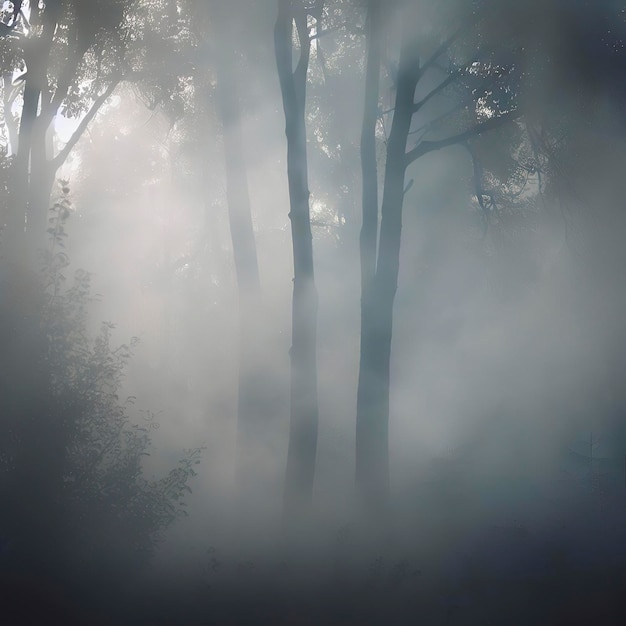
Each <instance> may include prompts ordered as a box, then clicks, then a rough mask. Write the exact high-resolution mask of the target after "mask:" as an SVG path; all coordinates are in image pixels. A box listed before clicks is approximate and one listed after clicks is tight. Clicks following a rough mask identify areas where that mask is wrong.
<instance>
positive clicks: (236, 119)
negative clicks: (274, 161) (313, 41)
mask: <svg viewBox="0 0 626 626" xmlns="http://www.w3.org/2000/svg"><path fill="white" fill-rule="evenodd" d="M226 45H227V44H225V42H222V44H221V45H220V46H219V49H217V50H216V55H215V56H216V68H217V101H218V113H219V116H220V119H221V123H222V129H223V141H224V161H225V172H226V196H227V203H228V216H229V221H230V233H231V239H232V245H233V255H234V259H235V272H236V275H237V285H238V288H239V379H238V394H237V400H238V408H237V422H238V423H237V431H238V432H237V448H238V451H237V455H238V458H237V482H238V484H239V487H240V488H241V489H242V491H243V493H244V494H245V493H247V491H248V489H250V488H254V485H255V482H256V481H255V476H256V469H257V468H256V466H255V459H256V455H255V453H254V452H255V450H256V449H257V447H258V445H259V442H260V441H262V440H263V436H264V429H265V428H266V427H267V423H266V420H265V419H264V418H266V417H267V415H266V413H267V406H266V404H267V403H266V401H265V398H266V397H267V394H268V390H267V389H265V388H264V380H263V374H262V365H261V364H260V363H259V362H258V359H257V356H256V355H257V354H258V345H257V344H258V343H259V341H260V339H261V337H260V335H261V328H262V324H263V320H262V313H261V309H262V307H261V297H260V296H261V293H260V292H261V285H260V279H259V267H258V260H257V248H256V240H255V237H254V228H253V224H252V211H251V208H250V193H249V189H248V176H247V171H246V159H245V149H244V139H243V131H242V120H241V105H240V101H239V93H238V80H237V77H236V75H235V72H236V66H235V59H234V58H233V59H231V60H230V63H228V62H227V61H226V59H225V58H224V55H225V53H226V49H225V47H226ZM233 57H234V55H233Z"/></svg>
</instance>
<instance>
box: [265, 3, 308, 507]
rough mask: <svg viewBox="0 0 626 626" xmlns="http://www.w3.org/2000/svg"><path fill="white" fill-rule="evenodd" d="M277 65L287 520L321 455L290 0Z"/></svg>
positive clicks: (300, 80)
mask: <svg viewBox="0 0 626 626" xmlns="http://www.w3.org/2000/svg"><path fill="white" fill-rule="evenodd" d="M294 22H295V24H296V27H297V31H298V36H299V39H300V58H299V60H298V64H297V66H296V68H295V70H294V69H292V34H293V24H294ZM274 45H275V52H276V65H277V69H278V77H279V80H280V88H281V92H282V99H283V109H284V113H285V134H286V136H287V175H288V180H289V203H290V212H289V218H290V220H291V239H292V245H293V261H294V280H293V306H292V345H291V352H290V355H291V416H290V428H289V449H288V453H287V470H286V476H285V491H284V503H285V513H286V515H287V516H288V517H289V516H292V515H293V514H295V513H299V512H301V511H302V510H304V509H305V508H306V507H307V506H308V505H309V504H310V501H311V497H312V492H313V479H314V474H315V457H316V452H317V430H318V419H319V410H318V403H317V355H316V349H317V348H316V343H317V304H318V302H317V300H318V296H317V289H316V287H315V277H314V271H313V238H312V234H311V221H310V212H309V195H310V194H309V185H308V174H307V151H306V127H305V115H304V113H305V99H306V77H307V70H308V63H309V53H310V40H309V35H308V28H307V14H306V10H305V9H304V8H303V7H302V8H297V9H296V8H294V6H293V3H292V1H291V0H278V18H277V20H276V26H275V30H274Z"/></svg>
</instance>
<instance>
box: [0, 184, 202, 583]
mask: <svg viewBox="0 0 626 626" xmlns="http://www.w3.org/2000/svg"><path fill="white" fill-rule="evenodd" d="M68 192H69V189H68V188H67V186H65V185H63V186H62V189H61V194H60V199H59V200H58V201H57V202H56V203H55V205H54V208H53V215H52V218H51V220H50V224H51V227H50V229H49V233H50V235H51V237H52V240H53V245H52V247H51V249H50V250H49V251H48V252H47V253H46V255H45V258H44V271H43V273H42V274H41V276H40V277H38V280H37V290H38V292H37V295H38V296H39V301H40V302H41V303H42V306H41V308H40V310H39V312H38V313H37V314H36V315H32V316H30V317H29V318H28V319H27V320H26V323H25V324H24V319H21V320H20V316H19V315H16V314H15V313H16V312H15V311H11V310H9V308H8V307H5V308H4V310H3V317H4V319H3V327H4V328H5V329H12V330H13V333H15V334H16V336H17V337H19V338H22V339H23V338H24V337H26V336H31V337H33V338H34V340H33V341H30V342H26V341H20V342H14V343H13V344H12V345H11V344H10V343H9V344H8V347H9V348H11V347H12V349H9V350H7V351H5V352H4V354H3V363H2V371H3V372H9V371H10V372H12V373H11V374H10V375H7V376H4V377H3V379H2V381H1V383H0V384H1V386H2V394H1V396H0V398H1V399H0V403H1V406H2V408H1V413H2V415H3V420H2V423H1V424H0V472H1V473H0V497H1V498H2V502H3V507H2V512H1V513H0V533H1V534H2V535H3V536H4V537H7V538H8V540H9V541H10V542H11V545H12V549H11V550H10V551H9V553H8V554H7V555H5V557H4V558H3V561H4V565H5V566H8V567H10V568H20V567H28V568H33V567H34V568H36V570H39V569H43V570H45V571H52V572H54V573H55V574H56V575H60V576H62V577H63V576H68V577H70V578H73V577H77V576H84V575H93V574H96V573H98V575H99V576H106V575H107V574H110V575H115V576H116V578H117V579H119V577H120V575H121V574H123V573H128V572H131V571H134V570H135V569H136V568H138V567H140V566H141V565H143V564H145V563H146V562H147V561H148V559H149V558H150V556H151V554H152V553H153V550H154V548H155V547H156V545H157V543H158V541H159V539H160V537H161V535H162V532H163V531H164V530H165V529H166V528H167V527H168V526H170V525H171V524H172V523H173V522H174V521H175V520H176V519H177V518H179V517H180V516H181V515H184V514H185V509H184V506H185V503H184V497H185V494H186V492H190V491H191V489H190V487H189V481H190V479H191V478H192V477H193V476H195V475H196V472H195V470H194V466H195V465H196V464H198V463H199V462H200V461H199V459H200V455H201V450H202V448H196V449H193V450H188V451H185V452H184V455H183V457H182V458H181V460H180V461H179V462H178V464H177V465H176V466H175V467H173V468H171V469H170V470H169V471H167V473H166V475H165V476H164V477H162V478H160V479H156V480H148V479H146V478H145V477H144V476H143V473H142V459H143V457H144V456H146V455H148V454H149V450H150V444H151V438H150V430H151V428H150V427H149V426H154V424H151V425H145V424H134V423H132V421H131V418H130V409H131V406H132V401H133V399H132V398H129V399H127V400H123V399H121V398H120V396H119V392H120V388H121V384H122V380H123V376H124V368H125V367H126V365H127V363H128V361H129V359H130V358H131V356H132V352H133V348H134V346H135V345H136V342H137V339H136V338H133V339H132V340H131V341H130V342H129V343H128V344H124V345H121V346H117V347H115V346H113V345H112V338H111V335H112V331H113V329H114V325H113V324H110V323H103V324H102V326H101V328H100V331H99V333H98V334H97V335H96V336H95V338H92V337H91V336H90V333H89V330H88V321H89V318H88V307H89V303H90V301H91V300H92V296H91V290H90V276H89V274H88V273H87V272H85V271H82V270H79V271H77V272H76V273H75V274H74V278H73V281H72V283H71V285H70V286H69V287H66V286H65V285H64V282H65V276H64V272H65V271H67V268H68V264H69V263H68V258H67V255H66V254H65V253H64V252H63V239H64V237H65V230H64V223H65V220H66V219H67V217H68V215H69V212H70V210H71V205H70V203H69V198H68ZM18 322H21V323H18ZM1 565H2V563H1V562H0V566H1Z"/></svg>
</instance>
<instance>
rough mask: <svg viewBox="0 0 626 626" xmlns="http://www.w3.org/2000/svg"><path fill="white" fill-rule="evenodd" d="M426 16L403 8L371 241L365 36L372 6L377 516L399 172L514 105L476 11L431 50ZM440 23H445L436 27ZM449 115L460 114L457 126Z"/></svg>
mask: <svg viewBox="0 0 626 626" xmlns="http://www.w3.org/2000/svg"><path fill="white" fill-rule="evenodd" d="M446 6H447V5H446ZM452 8H454V4H453V7H452ZM427 9H428V7H427V5H426V4H422V3H416V4H414V5H410V6H405V7H403V8H401V11H402V14H401V20H402V34H401V41H400V53H399V60H398V67H397V72H396V73H395V76H394V77H393V79H394V82H395V104H394V110H393V120H392V123H391V130H390V133H389V138H388V141H387V153H386V162H385V174H384V183H383V196H382V206H381V213H380V232H379V233H378V232H377V231H376V227H377V222H378V210H377V208H376V219H374V195H373V194H374V193H375V188H374V184H373V182H372V156H371V155H372V148H371V142H372V132H373V130H372V126H373V121H372V119H371V118H372V110H373V105H372V99H373V97H374V96H373V94H372V92H373V90H374V89H375V88H376V84H375V72H376V71H377V70H376V69H375V68H376V61H377V56H378V52H377V46H378V44H377V40H376V38H374V39H373V40H372V39H371V38H372V37H373V36H374V37H375V33H373V32H372V30H371V29H372V24H373V23H374V22H375V20H376V19H377V7H376V5H375V4H374V5H370V29H369V30H368V34H369V37H370V43H369V53H368V80H367V87H366V105H365V111H366V119H365V122H364V134H363V138H362V156H363V157H365V159H366V162H365V165H364V170H363V171H364V191H365V193H364V196H363V203H364V204H363V230H362V235H361V259H362V263H363V262H365V266H364V267H362V287H363V291H362V297H361V351H360V362H359V382H358V390H357V426H356V428H357V441H356V482H357V488H358V491H359V493H360V496H361V498H362V500H363V502H364V503H365V504H366V506H368V507H369V508H370V510H380V509H381V505H382V509H384V505H385V503H386V501H387V498H388V489H389V452H388V426H389V391H390V364H391V343H392V328H393V304H394V298H395V294H396V290H397V285H398V274H399V265H400V243H401V233H402V208H403V204H404V197H405V194H406V192H407V190H408V189H407V188H405V174H406V170H407V168H408V167H409V166H410V165H411V164H412V163H414V162H415V161H417V160H418V159H419V158H421V157H422V156H424V155H426V154H429V153H431V152H433V151H436V150H439V149H442V148H445V147H448V146H452V145H457V144H466V143H467V142H470V141H472V140H473V139H475V138H476V137H478V136H479V135H481V134H482V133H485V132H487V131H489V130H491V129H494V128H497V127H500V126H503V125H504V124H505V123H507V122H509V121H510V120H512V119H514V118H515V117H516V116H518V112H517V110H516V108H515V106H514V103H512V96H511V87H510V83H506V81H504V80H503V79H504V78H506V77H509V76H510V75H511V73H512V66H511V65H508V66H507V65H506V64H504V63H503V62H502V61H501V60H500V59H499V57H498V56H497V54H496V52H495V51H494V50H490V49H489V47H486V46H478V45H477V42H476V39H475V38H473V37H472V26H474V25H475V24H476V22H477V21H478V19H479V13H478V12H477V10H476V9H474V11H472V12H470V13H469V15H464V14H463V13H461V14H459V13H458V12H457V13H456V15H455V20H456V21H458V22H460V26H458V27H457V28H456V30H454V31H453V32H452V33H451V34H449V35H447V36H441V37H440V38H439V41H438V42H436V43H435V44H434V45H433V44H432V43H431V42H429V41H427V40H426V41H424V39H425V38H424V37H420V35H419V33H418V32H416V29H415V25H416V24H419V23H420V22H419V20H420V19H421V20H422V21H423V20H427V21H428V20H429V19H430V20H433V21H435V19H441V16H437V15H436V14H435V15H432V13H431V14H430V15H429V14H428V11H427ZM439 9H440V7H437V10H439ZM431 11H432V7H431ZM453 15H454V13H453ZM447 17H448V18H449V15H448V16H447ZM435 23H437V22H435ZM439 23H445V22H444V21H443V20H442V22H439ZM433 25H434V24H433ZM440 32H441V31H440ZM467 48H469V50H470V54H471V56H470V59H469V60H464V61H462V62H459V60H458V57H459V56H461V54H464V53H465V54H467V53H466V51H465V50H466V49H467ZM444 57H447V59H448V66H447V67H446V66H445V65H441V64H440V62H441V59H442V58H444ZM370 63H371V66H370ZM441 73H443V78H440V77H439V78H438V79H436V81H435V82H434V87H433V86H432V85H433V81H434V76H437V75H439V76H440V75H441ZM418 84H419V85H420V87H421V86H422V84H423V85H424V87H423V88H424V89H425V90H426V93H425V95H423V96H422V97H421V98H420V99H419V100H418V101H415V95H416V89H417V88H418ZM454 89H456V90H457V93H458V95H457V97H456V98H455V100H456V103H455V106H454V107H452V109H451V110H448V111H445V112H444V113H443V114H438V113H433V111H432V108H429V107H430V106H432V105H433V101H436V97H437V96H439V95H441V94H442V93H444V92H446V90H448V92H449V91H450V90H454ZM448 106H449V105H448ZM418 114H419V115H420V117H421V118H422V120H424V118H426V119H428V118H429V117H430V121H426V122H424V123H423V124H422V126H420V127H418V128H414V127H413V120H414V117H416V116H417V115H418ZM454 114H457V115H456V119H455V117H454ZM459 114H460V119H459ZM451 123H456V125H457V127H458V126H461V128H462V130H457V132H453V133H450V130H449V127H450V125H451ZM447 128H448V130H447V134H446V135H444V136H443V137H437V138H436V139H432V140H430V139H426V138H425V137H428V136H429V135H431V133H438V134H441V133H442V130H443V132H444V133H445V132H446V129H447ZM453 128H454V126H453ZM413 136H417V141H416V143H415V144H414V145H413V146H412V147H410V148H409V149H408V150H407V146H408V142H409V138H410V137H413ZM366 185H367V190H366V187H365V186H366ZM377 201H378V199H377V198H376V202H377ZM376 206H377V205H376ZM376 240H377V241H378V251H377V253H376Z"/></svg>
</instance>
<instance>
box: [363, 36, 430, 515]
mask: <svg viewBox="0 0 626 626" xmlns="http://www.w3.org/2000/svg"><path fill="white" fill-rule="evenodd" d="M406 31H407V32H406V34H405V36H404V41H403V46H402V51H401V57H400V64H399V72H398V82H397V91H396V102H395V112H394V116H393V122H392V126H391V133H390V136H389V141H388V145H387V162H386V166H385V179H384V190H383V200H382V209H381V215H382V218H381V225H380V240H379V245H378V259H377V263H376V267H375V269H373V268H372V265H371V260H370V257H371V248H372V243H371V232H369V233H368V237H367V238H365V237H363V235H362V240H361V244H362V252H361V254H362V263H363V257H364V256H365V261H366V263H368V265H367V266H366V267H365V268H363V267H362V272H363V274H362V275H363V277H364V279H363V280H364V283H363V285H364V290H363V292H362V299H361V355H360V362H359V382H358V390H357V431H356V434H357V438H356V481H357V490H358V492H359V495H360V497H361V499H362V502H363V504H364V505H365V506H366V507H368V508H369V509H370V510H372V511H381V510H384V508H385V505H386V503H387V499H388V495H389V450H388V432H389V374H390V362H391V338H392V329H393V302H394V298H395V294H396V289H397V284H398V270H399V260H400V237H401V231H402V205H403V200H404V173H405V170H406V154H405V153H406V144H407V137H408V133H409V129H410V126H411V118H412V114H413V97H414V93H415V87H416V84H417V80H418V77H419V64H418V63H417V61H418V57H417V53H416V50H415V48H414V45H412V44H411V41H410V33H409V29H408V28H407V29H406ZM370 54H371V50H370ZM368 69H369V68H368ZM370 158H371V157H370ZM365 184H366V183H365V181H364V185H365ZM365 200H366V198H365V197H364V203H365ZM368 200H369V202H370V203H371V199H368ZM365 208H366V207H365V204H364V212H365ZM370 211H371V209H370ZM365 217H366V216H365V215H364V226H365V225H366V220H365ZM367 223H368V224H370V230H371V216H370V215H368V222H367ZM364 245H367V246H368V247H369V248H368V250H367V251H366V252H367V254H365V255H364V250H363V246H364Z"/></svg>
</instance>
